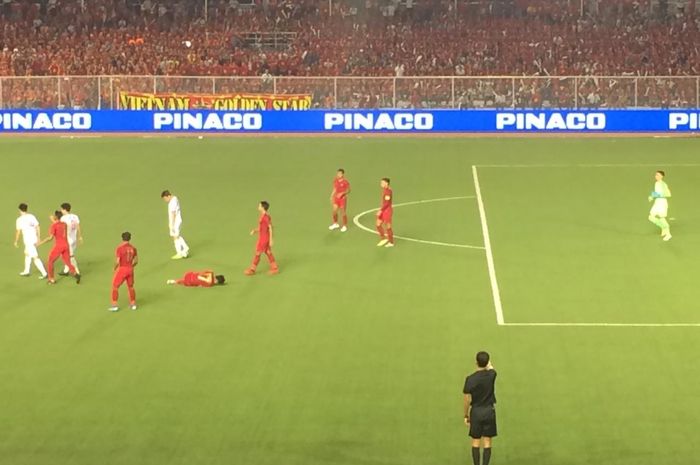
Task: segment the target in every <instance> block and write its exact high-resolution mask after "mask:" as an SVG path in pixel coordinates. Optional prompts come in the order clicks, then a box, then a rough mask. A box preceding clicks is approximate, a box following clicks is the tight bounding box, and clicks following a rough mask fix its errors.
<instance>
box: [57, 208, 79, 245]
mask: <svg viewBox="0 0 700 465" xmlns="http://www.w3.org/2000/svg"><path fill="white" fill-rule="evenodd" d="M61 222H63V223H66V225H67V226H68V242H71V243H75V242H76V241H77V240H78V225H79V224H80V218H78V215H76V214H75V213H66V214H65V215H63V216H62V217H61Z"/></svg>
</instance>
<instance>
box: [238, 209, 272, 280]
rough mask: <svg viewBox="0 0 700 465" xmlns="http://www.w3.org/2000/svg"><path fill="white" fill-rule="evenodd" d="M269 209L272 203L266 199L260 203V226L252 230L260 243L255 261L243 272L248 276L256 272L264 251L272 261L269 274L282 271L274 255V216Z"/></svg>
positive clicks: (256, 246)
mask: <svg viewBox="0 0 700 465" xmlns="http://www.w3.org/2000/svg"><path fill="white" fill-rule="evenodd" d="M269 209H270V204H269V203H268V202H266V201H264V200H263V201H262V202H260V203H259V204H258V211H259V212H260V218H259V219H258V228H257V229H253V230H251V231H250V235H251V236H253V235H255V234H258V243H257V244H256V245H255V256H254V257H253V263H251V264H250V267H249V268H247V269H246V270H245V271H244V272H243V273H245V274H246V275H248V276H252V275H254V274H255V270H256V269H257V267H258V263H260V255H261V254H263V253H264V254H265V255H267V260H268V261H269V262H270V271H269V272H268V274H277V273H279V271H280V270H279V268H278V267H277V262H276V261H275V256H274V255H272V218H271V217H270V214H269V213H268V212H267V211H268V210H269Z"/></svg>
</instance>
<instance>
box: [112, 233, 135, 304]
mask: <svg viewBox="0 0 700 465" xmlns="http://www.w3.org/2000/svg"><path fill="white" fill-rule="evenodd" d="M130 240H131V233H130V232H125V233H122V243H121V244H119V246H118V247H117V250H116V252H115V260H114V278H113V279H112V306H111V307H109V311H110V312H116V311H118V310H119V306H118V305H117V300H119V287H120V286H121V285H122V284H124V282H126V287H127V289H128V290H129V308H131V309H132V310H136V291H135V290H134V267H135V266H136V265H138V263H139V256H138V252H137V251H136V247H134V246H133V245H131V243H130V242H129V241H130Z"/></svg>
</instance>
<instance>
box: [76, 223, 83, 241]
mask: <svg viewBox="0 0 700 465" xmlns="http://www.w3.org/2000/svg"><path fill="white" fill-rule="evenodd" d="M77 229H78V240H79V241H80V242H83V228H81V227H80V223H78V225H77Z"/></svg>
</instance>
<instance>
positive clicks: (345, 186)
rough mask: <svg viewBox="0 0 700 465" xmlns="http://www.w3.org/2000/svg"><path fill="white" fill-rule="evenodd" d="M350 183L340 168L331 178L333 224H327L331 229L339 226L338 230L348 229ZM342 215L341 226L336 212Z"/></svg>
mask: <svg viewBox="0 0 700 465" xmlns="http://www.w3.org/2000/svg"><path fill="white" fill-rule="evenodd" d="M349 193H350V183H349V182H348V180H347V179H345V170H344V169H342V168H340V169H339V170H338V172H337V173H336V174H335V179H334V180H333V192H331V206H332V208H333V224H331V225H330V226H328V229H330V230H331V231H333V230H335V229H338V228H340V232H345V231H347V230H348V210H347V206H348V194H349ZM339 213H342V215H343V226H342V227H341V226H340V225H339V224H338V214H339Z"/></svg>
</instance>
